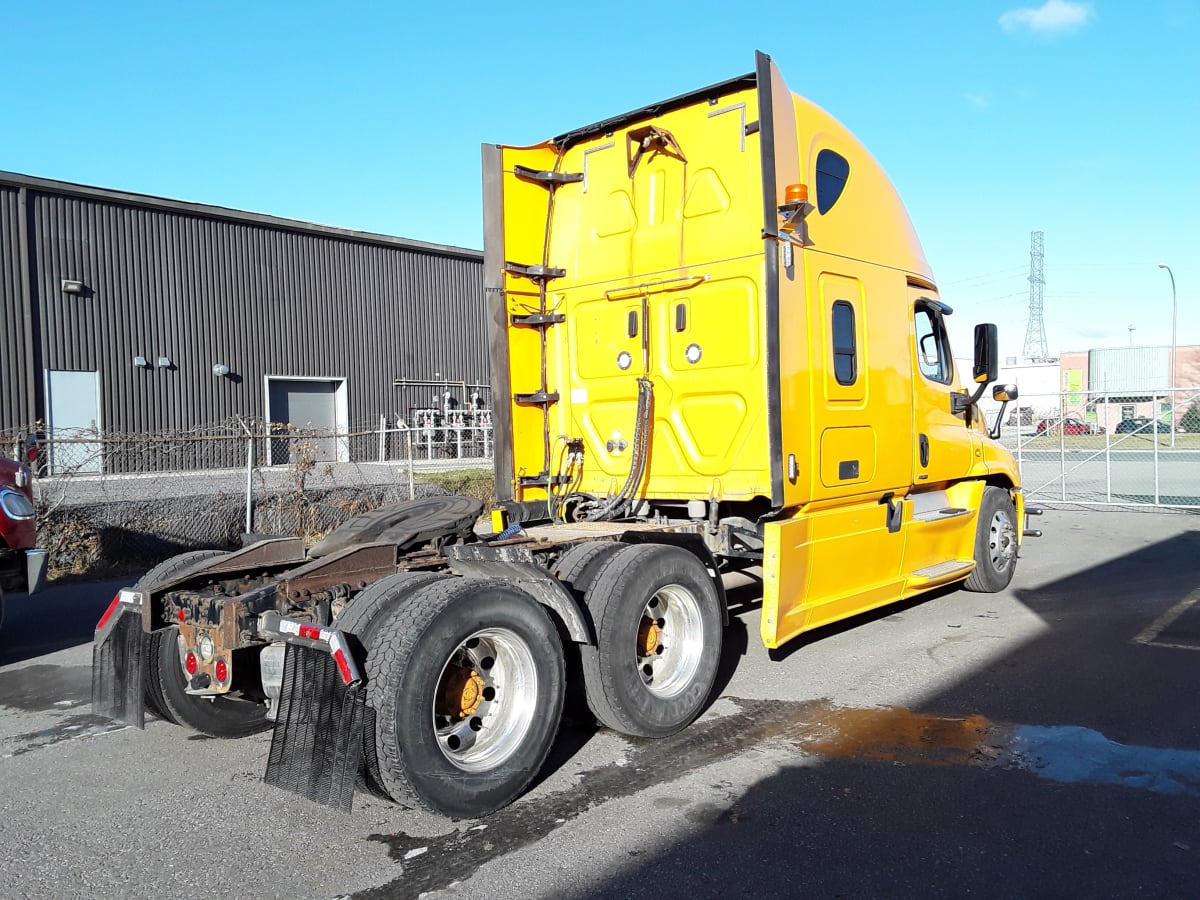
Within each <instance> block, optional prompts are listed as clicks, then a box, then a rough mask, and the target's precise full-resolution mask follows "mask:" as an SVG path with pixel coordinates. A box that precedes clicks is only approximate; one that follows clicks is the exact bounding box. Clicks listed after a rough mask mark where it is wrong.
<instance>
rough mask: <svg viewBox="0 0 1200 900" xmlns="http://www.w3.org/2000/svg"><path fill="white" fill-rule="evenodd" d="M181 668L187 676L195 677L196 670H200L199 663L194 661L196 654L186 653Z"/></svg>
mask: <svg viewBox="0 0 1200 900" xmlns="http://www.w3.org/2000/svg"><path fill="white" fill-rule="evenodd" d="M183 667H184V668H185V669H186V670H187V673H188V674H189V675H195V674H196V670H197V669H199V668H200V663H199V662H197V660H196V654H195V653H193V652H192V651H191V650H189V651H188V655H187V657H185V658H184V660H183Z"/></svg>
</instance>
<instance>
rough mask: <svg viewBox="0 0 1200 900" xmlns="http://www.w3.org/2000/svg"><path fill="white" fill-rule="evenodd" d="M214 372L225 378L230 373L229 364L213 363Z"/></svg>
mask: <svg viewBox="0 0 1200 900" xmlns="http://www.w3.org/2000/svg"><path fill="white" fill-rule="evenodd" d="M212 373H213V374H214V375H216V376H217V377H218V378H224V377H225V376H226V375H228V374H229V366H227V365H225V363H213V368H212Z"/></svg>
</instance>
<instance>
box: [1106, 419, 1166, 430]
mask: <svg viewBox="0 0 1200 900" xmlns="http://www.w3.org/2000/svg"><path fill="white" fill-rule="evenodd" d="M1139 431H1153V432H1154V433H1155V434H1170V433H1171V423H1170V422H1161V421H1159V420H1157V419H1149V418H1147V417H1146V416H1135V417H1134V418H1132V419H1122V420H1121V421H1120V422H1118V423H1117V427H1116V428H1114V429H1113V432H1114V433H1115V434H1136V433H1137V432H1139Z"/></svg>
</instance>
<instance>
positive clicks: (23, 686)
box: [0, 665, 92, 712]
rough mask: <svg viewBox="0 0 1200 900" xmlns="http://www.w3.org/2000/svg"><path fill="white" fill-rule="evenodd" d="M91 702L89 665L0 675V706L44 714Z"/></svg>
mask: <svg viewBox="0 0 1200 900" xmlns="http://www.w3.org/2000/svg"><path fill="white" fill-rule="evenodd" d="M91 701H92V669H91V666H44V665H38V666H26V667H25V668H22V669H9V670H8V671H6V672H0V706H7V707H9V708H11V709H20V710H24V711H26V712H45V711H47V710H63V709H69V708H70V707H72V706H83V705H85V704H89V703H91Z"/></svg>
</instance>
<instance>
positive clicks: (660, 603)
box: [634, 584, 704, 698]
mask: <svg viewBox="0 0 1200 900" xmlns="http://www.w3.org/2000/svg"><path fill="white" fill-rule="evenodd" d="M635 640H636V642H637V643H636V646H635V648H634V654H635V664H636V665H637V670H638V674H639V675H640V676H641V679H642V684H643V685H645V686H646V689H647V690H648V691H650V693H652V694H654V695H655V696H656V697H662V698H669V697H674V696H676V695H677V694H680V693H682V692H683V691H684V690H685V689H686V688H687V686H688V685H689V684H691V683H692V681H693V680H694V679H695V677H696V672H697V670H698V669H699V668H700V658H701V651H702V650H703V647H704V620H703V617H702V616H701V615H700V602H699V601H698V600H697V599H696V596H695V595H694V594H693V593H692V592H691V591H689V590H688V589H687V588H685V587H683V586H682V585H678V584H669V585H667V586H666V587H663V588H659V589H658V591H656V592H655V594H654V596H652V597H651V598H650V599H649V601H647V603H646V606H645V608H644V609H643V610H642V618H641V621H640V622H639V623H638V630H637V636H636V638H635Z"/></svg>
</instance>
